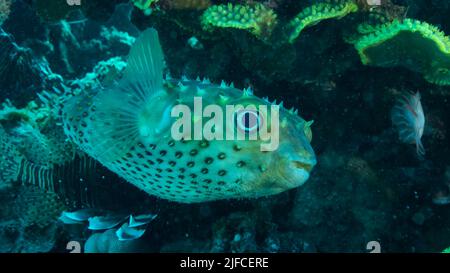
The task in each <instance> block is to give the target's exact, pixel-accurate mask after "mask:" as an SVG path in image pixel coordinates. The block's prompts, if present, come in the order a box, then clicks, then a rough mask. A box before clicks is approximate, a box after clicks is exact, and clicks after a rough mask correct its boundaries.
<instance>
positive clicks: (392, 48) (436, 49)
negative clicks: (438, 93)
mask: <svg viewBox="0 0 450 273" xmlns="http://www.w3.org/2000/svg"><path fill="white" fill-rule="evenodd" d="M354 44H355V48H356V50H357V51H358V53H359V55H360V57H361V61H362V63H363V64H366V65H373V66H381V67H391V66H403V67H406V68H408V69H410V70H413V71H416V72H420V73H422V74H423V75H424V77H425V79H426V80H427V81H429V82H431V83H435V84H439V85H450V38H449V37H448V36H446V35H445V33H443V32H442V31H440V30H439V29H438V28H437V27H435V26H432V25H430V24H428V23H425V22H420V21H418V20H414V19H405V20H403V21H398V20H396V21H394V22H392V23H388V24H383V25H380V26H378V27H376V28H374V29H373V31H372V32H370V33H369V34H367V35H364V36H362V37H359V38H358V39H356V41H355V42H354Z"/></svg>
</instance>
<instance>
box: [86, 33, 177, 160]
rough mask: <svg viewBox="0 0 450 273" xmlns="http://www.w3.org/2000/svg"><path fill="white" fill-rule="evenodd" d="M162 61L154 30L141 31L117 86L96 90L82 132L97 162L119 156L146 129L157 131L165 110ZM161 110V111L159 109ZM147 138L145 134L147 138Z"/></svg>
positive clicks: (89, 150)
mask: <svg viewBox="0 0 450 273" xmlns="http://www.w3.org/2000/svg"><path fill="white" fill-rule="evenodd" d="M163 68H164V58H163V52H162V49H161V46H160V44H159V39H158V33H157V32H156V30H154V29H148V30H145V31H144V32H143V33H142V34H141V36H139V38H138V39H137V40H136V42H135V44H134V45H133V46H132V48H131V50H130V54H129V57H128V64H127V68H126V69H125V71H124V76H123V77H122V79H121V80H120V81H119V84H118V85H116V86H113V87H110V88H107V89H103V90H100V92H98V94H97V95H96V96H95V98H94V99H93V106H94V107H95V109H96V110H95V113H92V117H90V119H88V120H87V121H86V123H87V126H86V129H85V130H84V132H83V135H84V136H85V138H86V139H85V143H86V144H85V146H87V147H90V148H89V149H87V150H86V151H87V152H88V153H89V154H90V155H91V156H93V157H94V158H96V159H97V160H99V161H100V162H103V163H104V162H109V161H113V160H116V159H118V158H120V157H121V156H123V154H124V153H125V152H126V151H127V150H128V149H129V148H131V146H133V145H135V144H136V143H137V142H138V141H139V139H140V137H141V135H142V134H143V133H145V132H147V131H149V129H148V128H154V127H156V128H158V126H157V124H158V123H159V122H161V120H162V118H161V115H162V113H163V112H164V110H165V109H166V108H167V106H165V105H164V104H163V103H159V102H161V101H162V102H163V101H165V100H164V99H163V97H164V96H166V95H167V94H166V92H165V91H164V88H163ZM160 108H161V109H160ZM169 114H170V113H169ZM150 135H151V134H150V133H149V136H150Z"/></svg>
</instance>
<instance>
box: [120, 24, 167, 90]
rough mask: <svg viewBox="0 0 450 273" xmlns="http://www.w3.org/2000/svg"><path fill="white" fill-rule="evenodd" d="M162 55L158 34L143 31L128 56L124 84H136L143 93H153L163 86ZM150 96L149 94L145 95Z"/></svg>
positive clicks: (148, 30) (151, 31)
mask: <svg viewBox="0 0 450 273" xmlns="http://www.w3.org/2000/svg"><path fill="white" fill-rule="evenodd" d="M163 69H164V55H163V51H162V49H161V45H160V43H159V38H158V32H157V31H156V30H154V29H153V28H150V29H147V30H145V31H144V32H143V33H142V34H141V36H139V38H138V39H137V40H136V42H135V43H134V45H133V46H132V48H131V50H130V54H129V55H128V62H127V68H126V69H125V72H124V77H123V83H124V84H130V83H133V84H137V85H139V86H141V87H142V88H141V89H142V91H144V92H146V93H147V92H151V93H153V92H155V91H157V90H158V89H160V88H161V87H162V85H163ZM146 95H147V96H148V95H151V94H148V93H147V94H146Z"/></svg>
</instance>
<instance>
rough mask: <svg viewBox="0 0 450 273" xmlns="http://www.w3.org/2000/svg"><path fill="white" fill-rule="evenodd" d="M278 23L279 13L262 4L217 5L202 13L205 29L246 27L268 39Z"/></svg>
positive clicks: (260, 36) (257, 35) (258, 35)
mask: <svg viewBox="0 0 450 273" xmlns="http://www.w3.org/2000/svg"><path fill="white" fill-rule="evenodd" d="M276 24H277V15H276V14H275V13H274V12H273V10H271V9H269V8H267V7H265V6H264V5H262V4H259V3H258V4H256V5H254V6H245V5H233V4H231V3H229V4H227V5H216V6H212V7H210V8H208V9H207V10H206V11H205V12H204V13H203V15H202V25H203V27H204V28H205V29H211V28H213V27H219V28H237V29H245V30H248V31H249V32H251V33H252V34H253V35H255V36H256V37H258V38H261V39H267V38H268V37H269V36H270V35H271V33H272V30H273V28H274V27H275V26H276Z"/></svg>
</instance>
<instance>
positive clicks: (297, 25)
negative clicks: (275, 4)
mask: <svg viewBox="0 0 450 273" xmlns="http://www.w3.org/2000/svg"><path fill="white" fill-rule="evenodd" d="M358 9H359V8H358V5H357V4H356V3H355V2H354V1H352V0H350V1H348V0H347V1H344V0H329V1H326V2H322V3H317V4H314V5H312V6H309V7H306V8H305V9H304V10H302V11H301V12H300V13H299V14H298V15H297V16H295V18H294V19H292V20H291V21H290V22H289V23H288V25H287V30H288V36H289V37H288V39H289V42H290V43H293V42H294V41H295V40H296V39H297V37H298V36H299V35H300V33H301V32H302V31H303V30H304V29H305V28H307V27H310V26H313V25H316V24H318V23H320V22H321V21H323V20H326V19H332V18H335V19H340V18H342V17H344V16H346V15H348V14H350V13H353V12H357V11H358Z"/></svg>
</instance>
